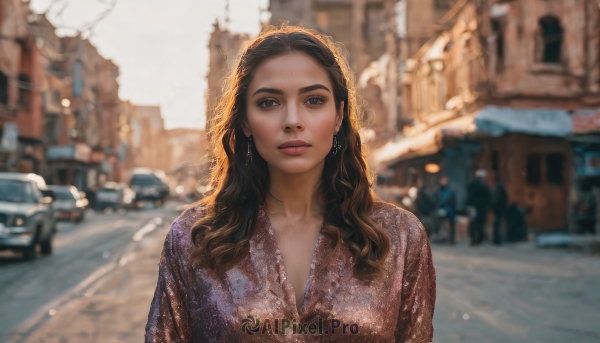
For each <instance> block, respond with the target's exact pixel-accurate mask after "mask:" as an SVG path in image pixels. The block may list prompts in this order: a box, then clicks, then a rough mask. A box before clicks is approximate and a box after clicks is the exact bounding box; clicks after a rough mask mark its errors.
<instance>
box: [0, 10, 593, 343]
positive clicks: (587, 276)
mask: <svg viewBox="0 0 600 343" xmlns="http://www.w3.org/2000/svg"><path fill="white" fill-rule="evenodd" d="M599 14H600V10H599V2H598V1H597V0H520V1H493V0H229V1H226V0H221V1H209V0H194V1H192V0H177V1H174V2H169V3H166V2H164V1H157V0H144V1H141V0H137V1H134V0H78V1H72V0H71V1H69V0H32V1H26V0H1V1H0V31H1V32H0V250H3V251H0V303H2V304H3V305H2V306H0V342H5V341H6V342H22V341H23V342H54V341H56V342H59V341H60V342H81V341H86V342H88V341H98V342H111V341H119V342H126V341H139V340H140V339H141V337H142V335H143V329H144V325H145V322H146V319H147V318H146V316H147V312H148V308H149V304H150V300H151V298H152V294H153V290H154V286H155V285H156V272H157V268H158V266H157V262H158V256H159V254H160V251H161V248H162V242H163V239H164V235H165V234H166V231H167V230H168V228H169V225H170V223H171V222H172V220H173V219H174V218H175V217H176V216H177V215H178V214H179V213H180V212H181V210H182V209H184V208H185V206H186V205H188V204H191V203H193V202H194V201H195V200H198V199H200V198H201V197H202V196H203V193H204V192H205V191H207V190H208V187H207V184H206V177H207V175H208V168H209V167H210V165H209V155H207V150H206V149H207V135H206V132H207V130H208V129H209V128H210V120H211V119H212V118H213V113H214V108H215V106H216V104H217V102H218V99H219V97H220V95H221V92H222V91H221V89H222V82H223V78H224V77H225V76H226V74H227V73H228V72H229V70H230V68H231V66H232V65H233V64H234V63H235V58H236V55H237V54H238V53H239V51H240V50H241V49H243V48H244V47H245V46H246V45H247V44H248V43H249V42H250V41H251V40H252V39H253V38H254V37H256V36H257V35H258V34H259V33H260V32H261V31H262V30H265V29H266V28H267V27H268V26H269V25H279V24H280V23H281V22H282V21H287V22H288V23H289V24H292V25H301V26H304V27H307V28H311V29H315V30H318V31H320V32H322V33H325V34H327V35H330V36H332V37H333V38H334V39H335V40H336V41H337V42H339V43H340V48H342V50H343V51H344V52H345V54H346V57H347V58H348V61H349V63H350V66H351V68H352V71H353V73H354V78H355V81H356V83H357V88H358V91H359V96H360V102H361V106H362V107H363V110H364V111H363V117H362V118H361V119H362V120H363V121H364V123H365V127H364V128H363V129H362V131H361V137H362V141H363V143H364V144H365V147H366V148H368V151H369V164H370V166H371V168H372V170H373V171H375V172H376V174H377V183H376V185H375V191H376V192H377V194H378V195H379V196H380V197H381V198H382V199H383V200H385V201H388V202H392V203H394V204H396V205H397V206H399V207H402V208H404V209H406V210H409V211H412V212H414V213H415V214H416V215H417V216H418V217H419V218H420V219H421V221H422V222H423V224H424V226H425V229H426V230H427V233H428V235H429V238H430V241H431V242H432V250H433V255H434V262H435V264H436V271H437V274H438V299H437V303H436V314H435V320H434V325H435V330H436V333H435V337H434V341H435V342H565V341H569V340H574V341H575V340H576V341H578V342H597V341H600V329H599V328H600V326H598V324H597V323H600V310H598V309H599V308H600V292H599V289H600V262H599V261H600V260H599V259H598V256H599V252H600V239H598V237H597V235H596V233H597V232H598V230H599V229H600V223H599V221H598V220H597V216H598V213H599V209H600V88H599V87H600V50H599V48H600V39H599V38H600V17H599ZM30 184H31V187H33V188H32V189H39V190H40V191H41V192H42V193H40V194H41V195H40V197H39V199H38V198H36V197H35V196H28V194H27V189H29V188H27V187H29V185H30ZM23 185H27V186H23ZM42 196H50V198H52V199H50V200H47V203H44V201H46V200H42ZM14 203H19V206H16V205H14ZM39 204H43V206H42V207H43V208H44V210H43V211H42V212H40V213H41V214H39V215H38V214H36V215H31V214H30V213H32V210H30V209H31V208H34V207H35V208H37V206H38V205H39ZM48 232H53V234H50V233H48ZM38 250H39V251H38Z"/></svg>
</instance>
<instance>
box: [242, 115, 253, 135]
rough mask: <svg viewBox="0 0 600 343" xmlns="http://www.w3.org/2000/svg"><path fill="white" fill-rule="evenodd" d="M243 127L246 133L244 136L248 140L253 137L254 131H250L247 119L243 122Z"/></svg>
mask: <svg viewBox="0 0 600 343" xmlns="http://www.w3.org/2000/svg"><path fill="white" fill-rule="evenodd" d="M241 126H242V130H243V131H244V135H245V136H246V138H248V137H250V136H252V131H251V130H250V125H249V124H248V120H247V119H243V120H242V123H241Z"/></svg>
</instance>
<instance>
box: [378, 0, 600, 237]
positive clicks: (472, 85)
mask: <svg viewBox="0 0 600 343" xmlns="http://www.w3.org/2000/svg"><path fill="white" fill-rule="evenodd" d="M448 13H449V14H448V18H447V19H448V22H450V23H452V25H451V26H450V27H449V28H448V29H446V30H445V31H444V32H442V33H441V34H440V35H439V36H437V37H436V39H434V40H431V41H429V42H428V43H427V44H426V45H424V46H423V47H422V48H421V49H419V51H418V52H417V53H416V54H415V55H413V56H412V57H411V58H410V59H407V60H406V72H405V73H404V74H403V75H402V81H401V84H402V86H401V87H402V94H403V113H404V114H405V115H406V116H407V117H409V118H411V121H410V125H407V126H406V127H405V129H404V135H405V137H406V138H405V139H403V140H401V141H399V142H390V143H388V144H387V145H385V146H383V147H382V148H381V149H379V150H378V151H377V152H376V160H377V163H378V165H379V167H380V170H382V171H383V170H388V173H389V171H390V170H391V171H392V173H391V175H393V176H392V177H391V181H390V182H391V183H393V184H397V185H409V184H410V183H412V182H414V179H415V173H416V174H417V175H420V176H421V178H423V177H426V175H425V174H426V173H425V172H424V166H425V165H427V164H438V165H440V166H441V170H442V172H441V173H440V175H441V174H446V175H448V176H449V177H450V180H451V183H452V184H453V186H454V187H455V188H456V189H457V190H458V193H459V194H458V195H459V200H460V202H461V205H464V200H465V188H466V183H467V182H468V181H470V180H471V179H472V177H473V176H472V175H473V171H474V170H475V169H477V168H486V169H487V170H489V171H491V173H489V180H488V182H489V183H490V185H491V184H492V183H493V181H494V180H493V179H494V177H498V178H499V179H500V180H501V181H503V182H504V183H505V184H506V186H507V191H508V194H509V198H510V201H512V202H516V203H517V204H519V205H520V206H521V207H523V208H525V209H527V210H528V215H527V220H528V225H529V227H531V228H532V229H534V230H542V231H552V230H564V229H567V228H571V227H572V225H570V223H572V222H573V218H574V214H573V213H572V208H573V207H572V203H571V201H570V198H571V195H572V193H573V191H574V190H575V191H576V189H577V187H578V186H577V185H578V183H579V182H580V180H589V179H590V178H592V177H594V176H595V175H600V173H598V171H597V169H594V168H595V167H594V166H593V165H592V166H588V165H587V164H590V163H591V162H586V161H590V160H591V161H595V159H594V158H593V157H594V156H595V155H594V154H595V152H594V151H598V147H599V146H598V143H600V140H599V138H600V137H599V136H598V135H597V133H599V132H600V130H599V129H600V127H599V126H598V124H597V120H596V121H595V119H594V118H597V113H598V112H599V111H598V107H599V106H600V93H599V90H598V87H599V85H600V78H599V72H598V68H599V66H598V64H597V63H595V61H597V60H598V47H599V45H598V43H599V41H598V34H599V33H600V30H599V26H598V21H597V20H598V7H597V5H596V4H592V3H590V2H586V1H580V0H556V1H550V2H548V1H542V0H527V1H521V2H491V3H482V2H478V1H461V2H459V3H458V4H457V5H456V6H455V7H453V8H452V9H451V10H450V11H449V12H448ZM581 123H591V124H589V125H587V128H586V129H585V130H582V128H581V126H582V125H581ZM594 125H595V126H594ZM590 168H591V169H590ZM594 170H595V171H594ZM409 171H411V172H409ZM586 182H587V181H586Z"/></svg>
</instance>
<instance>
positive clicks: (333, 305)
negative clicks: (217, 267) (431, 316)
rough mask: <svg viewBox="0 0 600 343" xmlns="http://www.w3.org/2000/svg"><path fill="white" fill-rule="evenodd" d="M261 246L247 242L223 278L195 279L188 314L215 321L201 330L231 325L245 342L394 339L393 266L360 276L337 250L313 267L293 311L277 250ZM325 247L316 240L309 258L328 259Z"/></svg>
mask: <svg viewBox="0 0 600 343" xmlns="http://www.w3.org/2000/svg"><path fill="white" fill-rule="evenodd" d="M259 248H261V249H259ZM264 248H265V247H264V246H262V247H261V246H260V245H254V246H251V250H250V254H249V255H248V256H247V257H245V258H244V259H243V260H242V261H240V262H239V263H238V264H236V266H234V267H233V268H232V269H230V270H228V271H227V272H226V273H224V274H223V275H222V276H221V277H220V279H218V280H217V279H214V280H213V281H209V282H207V281H208V280H207V279H204V280H203V281H200V282H201V283H203V284H204V285H203V287H201V289H199V290H198V291H197V292H196V294H195V295H194V299H193V301H192V303H196V304H203V306H200V307H196V309H200V308H201V309H202V310H199V311H198V312H197V313H196V315H193V316H192V318H212V319H213V320H211V321H203V322H202V323H200V324H198V325H197V327H198V329H200V330H201V331H203V332H214V331H216V330H217V329H219V330H227V331H231V334H235V335H237V337H238V339H240V340H243V341H253V340H259V341H273V342H277V341H289V340H290V339H291V341H294V339H299V341H308V342H311V341H324V342H328V341H336V340H337V339H343V341H352V340H353V339H356V340H357V341H364V339H365V337H369V339H375V341H378V340H377V337H379V338H380V340H379V341H388V340H389V341H392V338H393V332H394V329H395V324H396V321H397V314H398V312H399V308H400V302H399V301H400V290H401V275H395V274H394V273H395V271H394V268H386V269H387V270H388V271H389V272H388V273H385V275H384V276H383V277H380V278H376V279H375V280H373V281H371V282H368V281H361V280H358V279H356V278H354V277H353V276H352V260H351V257H350V253H349V252H347V251H344V250H342V251H341V252H340V253H339V254H337V255H336V256H334V257H333V258H332V259H331V260H330V261H329V263H327V266H326V268H324V269H322V270H320V271H319V272H317V271H316V268H315V266H312V265H311V272H310V274H309V278H308V281H307V283H306V287H305V290H304V292H305V293H304V301H303V303H302V308H301V310H300V311H298V310H297V307H296V296H295V293H294V290H293V287H292V285H291V282H290V281H289V280H288V279H287V274H286V272H285V266H284V264H283V261H282V260H281V256H280V255H278V254H274V253H273V252H272V251H270V250H269V249H264ZM324 250H325V249H323V246H322V245H317V247H316V250H315V256H314V261H313V262H316V261H320V259H321V258H324V257H325V256H323V254H324V253H325V251H324ZM211 283H212V284H211ZM192 311H194V308H193V306H192ZM215 325H217V326H219V327H218V328H217V327H215ZM259 337H260V339H259ZM360 337H362V340H361V339H360Z"/></svg>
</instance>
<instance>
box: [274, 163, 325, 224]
mask: <svg viewBox="0 0 600 343" xmlns="http://www.w3.org/2000/svg"><path fill="white" fill-rule="evenodd" d="M320 179H321V175H318V177H317V175H314V174H313V175H311V174H308V173H306V174H291V175H290V174H287V175H281V176H280V177H278V176H277V174H276V175H275V177H273V174H271V184H270V187H269V189H268V190H267V199H266V203H267V207H268V209H269V212H270V213H271V214H277V215H280V216H284V217H285V218H287V219H289V220H292V221H296V220H300V221H301V220H303V219H304V218H306V217H307V216H316V215H317V216H318V215H322V213H323V201H322V200H323V199H322V195H321V194H320V190H319V184H320Z"/></svg>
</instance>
